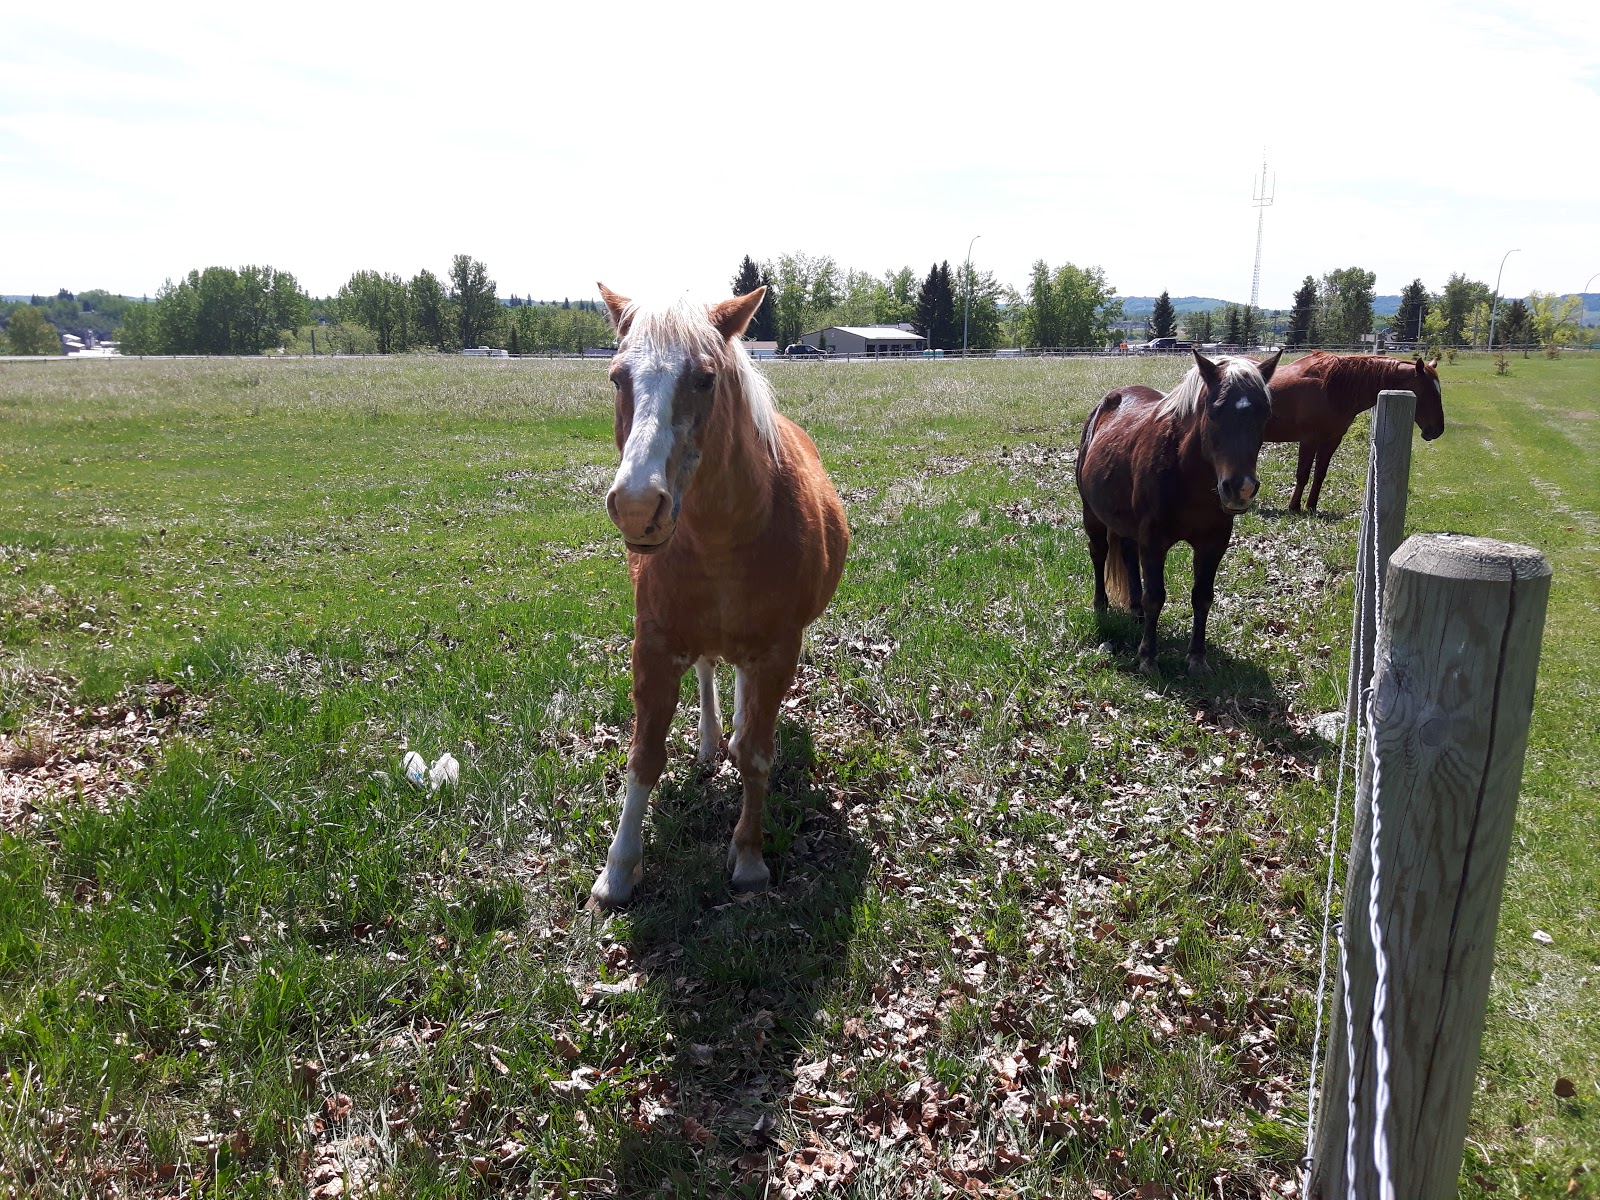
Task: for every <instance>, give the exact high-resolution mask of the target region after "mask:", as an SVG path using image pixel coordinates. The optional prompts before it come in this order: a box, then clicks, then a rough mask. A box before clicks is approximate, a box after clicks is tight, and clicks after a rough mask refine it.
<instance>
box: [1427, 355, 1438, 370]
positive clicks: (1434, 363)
mask: <svg viewBox="0 0 1600 1200" xmlns="http://www.w3.org/2000/svg"><path fill="white" fill-rule="evenodd" d="M1438 369H1439V359H1438V358H1437V357H1435V358H1434V360H1433V361H1432V362H1430V363H1429V364H1428V370H1430V371H1437V370H1438Z"/></svg>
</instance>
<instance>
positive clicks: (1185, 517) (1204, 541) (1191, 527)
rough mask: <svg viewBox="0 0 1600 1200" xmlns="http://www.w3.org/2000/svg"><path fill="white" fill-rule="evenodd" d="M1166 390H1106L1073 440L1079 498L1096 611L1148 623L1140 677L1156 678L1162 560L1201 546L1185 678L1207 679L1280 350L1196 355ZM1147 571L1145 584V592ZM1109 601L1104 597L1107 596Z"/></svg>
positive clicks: (1255, 485)
mask: <svg viewBox="0 0 1600 1200" xmlns="http://www.w3.org/2000/svg"><path fill="white" fill-rule="evenodd" d="M1194 359H1195V365H1194V366H1192V367H1190V368H1189V373H1188V374H1187V375H1185V376H1184V377H1183V380H1182V382H1180V383H1179V384H1178V386H1177V387H1175V388H1173V389H1172V391H1171V392H1169V393H1167V395H1165V396H1163V395H1162V394H1161V393H1160V392H1158V391H1156V390H1155V389H1154V388H1149V387H1140V386H1133V387H1123V388H1116V389H1115V390H1113V391H1110V392H1107V393H1106V396H1105V398H1104V399H1103V400H1101V401H1100V403H1099V404H1097V405H1095V407H1094V410H1093V411H1092V412H1090V414H1089V419H1088V420H1087V421H1086V422H1084V426H1083V439H1082V440H1081V441H1080V442H1079V443H1078V465H1077V478H1078V494H1079V495H1080V496H1081V497H1083V528H1084V532H1085V533H1087V534H1088V535H1089V555H1090V557H1091V558H1093V559H1094V606H1095V610H1096V611H1098V612H1103V611H1105V609H1106V606H1107V604H1108V600H1109V599H1115V600H1116V602H1117V603H1118V604H1119V605H1121V606H1123V607H1125V608H1127V609H1128V610H1129V611H1130V612H1132V613H1133V614H1134V616H1142V617H1143V618H1144V637H1143V638H1142V639H1141V640H1140V642H1139V669H1140V670H1141V671H1143V672H1144V673H1145V674H1147V675H1154V674H1155V673H1156V621H1157V619H1158V618H1159V617H1160V616H1161V606H1162V605H1163V604H1165V603H1166V600H1167V586H1166V566H1167V552H1168V551H1169V550H1171V549H1172V547H1173V546H1174V545H1176V544H1177V543H1178V542H1188V543H1189V544H1190V545H1191V546H1193V547H1194V591H1193V593H1192V595H1193V599H1194V632H1193V636H1192V637H1191V638H1190V639H1189V674H1191V675H1205V674H1208V673H1209V672H1210V670H1211V668H1210V667H1209V666H1208V665H1207V663H1206V616H1207V614H1208V613H1210V611H1211V597H1212V593H1213V588H1214V585H1215V582H1216V578H1217V566H1218V565H1219V564H1220V563H1221V562H1222V556H1223V555H1224V554H1226V553H1227V552H1228V543H1229V541H1231V540H1232V538H1233V518H1234V516H1235V515H1236V514H1238V513H1241V512H1244V511H1245V509H1247V508H1249V507H1250V501H1251V500H1252V499H1253V498H1254V497H1255V495H1256V493H1257V492H1258V491H1259V490H1260V487H1261V483H1260V480H1259V479H1258V478H1257V477H1256V458H1257V456H1258V455H1259V454H1260V452H1261V435H1262V433H1263V432H1264V431H1265V429H1266V426H1267V416H1268V413H1269V411H1270V408H1271V405H1272V395H1271V393H1269V392H1268V390H1267V382H1268V381H1269V380H1271V379H1272V378H1273V370H1274V369H1275V368H1276V367H1277V365H1278V355H1276V354H1274V355H1273V356H1272V357H1271V358H1269V359H1267V361H1266V362H1264V363H1261V364H1259V365H1258V364H1256V363H1254V362H1252V361H1251V360H1250V359H1248V358H1219V359H1217V360H1216V361H1215V362H1213V361H1211V360H1210V359H1208V358H1206V357H1205V356H1204V355H1203V354H1201V353H1200V352H1199V351H1198V350H1196V351H1195V352H1194ZM1141 568H1142V571H1143V581H1142V586H1141V579H1140V574H1141ZM1108 587H1109V589H1110V592H1111V595H1110V597H1108V595H1107V589H1108Z"/></svg>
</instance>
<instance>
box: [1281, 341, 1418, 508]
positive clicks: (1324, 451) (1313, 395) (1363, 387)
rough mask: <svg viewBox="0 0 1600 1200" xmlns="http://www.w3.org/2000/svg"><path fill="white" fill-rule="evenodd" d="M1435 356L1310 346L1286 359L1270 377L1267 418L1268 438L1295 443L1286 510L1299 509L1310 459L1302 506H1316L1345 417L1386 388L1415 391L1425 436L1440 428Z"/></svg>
mask: <svg viewBox="0 0 1600 1200" xmlns="http://www.w3.org/2000/svg"><path fill="white" fill-rule="evenodd" d="M1438 365H1439V360H1438V359H1437V358H1436V359H1434V360H1433V361H1432V362H1430V363H1425V362H1423V361H1422V358H1421V357H1420V356H1419V357H1417V358H1416V359H1415V360H1414V361H1412V362H1406V361H1405V360H1404V359H1400V358H1385V357H1382V356H1379V355H1371V354H1329V353H1328V352H1327V351H1325V350H1313V351H1312V352H1311V353H1310V354H1307V355H1306V356H1305V357H1304V358H1298V359H1296V360H1295V361H1294V362H1291V363H1285V364H1284V366H1283V369H1282V370H1281V371H1279V372H1278V373H1277V375H1276V376H1274V377H1273V380H1272V416H1271V418H1270V419H1269V420H1268V421H1267V436H1266V440H1267V441H1269V442H1299V443H1300V462H1299V464H1298V465H1297V466H1296V467H1295V472H1294V498H1293V499H1292V500H1290V501H1289V510H1290V511H1291V512H1298V511H1299V509H1300V496H1301V493H1303V492H1304V491H1305V487H1306V478H1307V477H1308V476H1311V470H1312V466H1313V464H1314V465H1315V467H1316V475H1315V476H1314V477H1312V479H1311V495H1309V496H1307V497H1306V508H1307V509H1308V510H1309V511H1311V512H1316V511H1317V497H1318V496H1320V495H1321V494H1322V480H1323V479H1324V477H1326V475H1327V474H1328V463H1329V462H1330V461H1331V460H1332V458H1333V452H1334V451H1335V450H1337V449H1338V448H1339V443H1340V442H1342V441H1343V440H1344V435H1345V433H1346V432H1347V431H1348V430H1349V428H1350V422H1352V421H1354V420H1355V419H1356V415H1357V414H1358V413H1364V412H1366V411H1367V409H1369V408H1372V407H1373V406H1374V405H1376V404H1377V403H1378V393H1379V392H1381V391H1385V390H1392V391H1401V392H1414V393H1416V397H1417V428H1419V429H1420V430H1422V436H1423V438H1424V439H1426V440H1427V441H1430V442H1431V441H1433V439H1434V438H1436V437H1438V436H1439V435H1440V434H1441V433H1443V432H1444V389H1443V386H1442V385H1441V384H1440V382H1439V372H1438V371H1437V370H1436V369H1435V368H1437V367H1438Z"/></svg>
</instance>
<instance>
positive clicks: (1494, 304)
mask: <svg viewBox="0 0 1600 1200" xmlns="http://www.w3.org/2000/svg"><path fill="white" fill-rule="evenodd" d="M1516 253H1517V251H1516V250H1507V251H1506V252H1505V254H1504V255H1502V256H1501V258H1500V269H1499V270H1498V271H1496V272H1495V273H1494V299H1493V300H1492V301H1490V303H1489V349H1491V350H1493V349H1494V318H1495V313H1496V311H1497V310H1498V309H1499V307H1500V276H1502V275H1504V274H1505V271H1506V259H1508V258H1510V257H1511V256H1512V255H1513V254H1516Z"/></svg>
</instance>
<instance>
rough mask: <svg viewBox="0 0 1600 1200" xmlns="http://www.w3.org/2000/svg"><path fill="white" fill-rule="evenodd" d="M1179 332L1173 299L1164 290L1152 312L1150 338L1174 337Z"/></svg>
mask: <svg viewBox="0 0 1600 1200" xmlns="http://www.w3.org/2000/svg"><path fill="white" fill-rule="evenodd" d="M1177 332H1178V314H1177V313H1176V312H1175V311H1174V310H1173V307H1172V299H1171V297H1170V296H1168V295H1167V293H1166V291H1165V290H1164V289H1163V291H1162V293H1161V295H1159V296H1157V297H1156V303H1155V307H1154V308H1152V309H1151V310H1150V336H1151V337H1174V336H1176V335H1177Z"/></svg>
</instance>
